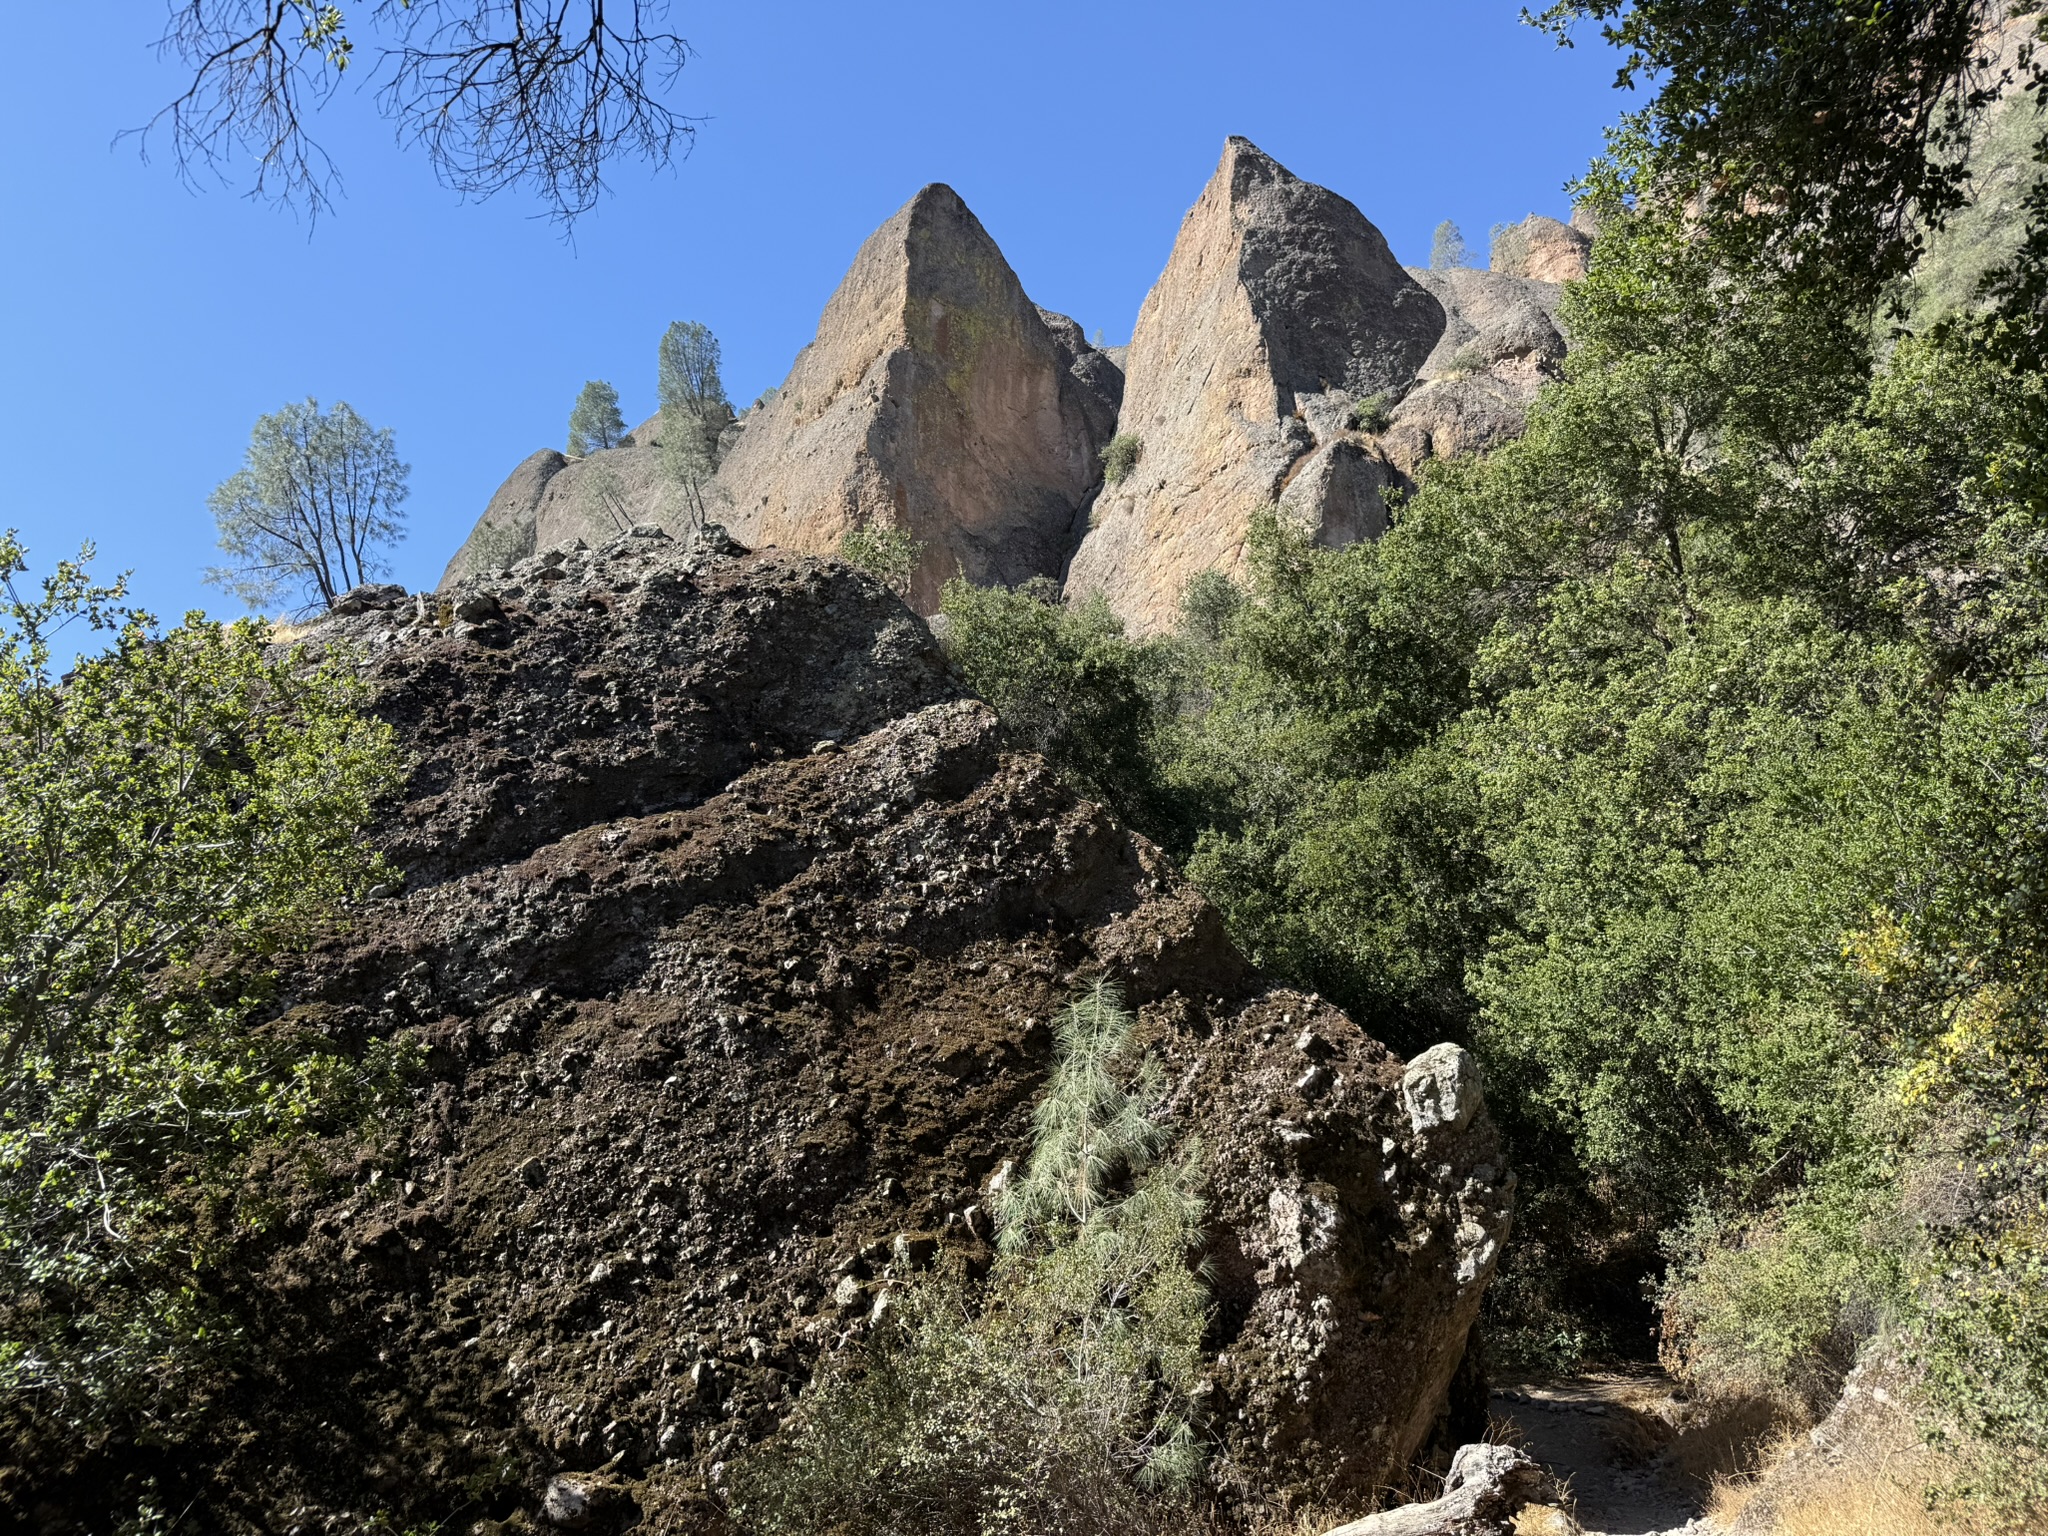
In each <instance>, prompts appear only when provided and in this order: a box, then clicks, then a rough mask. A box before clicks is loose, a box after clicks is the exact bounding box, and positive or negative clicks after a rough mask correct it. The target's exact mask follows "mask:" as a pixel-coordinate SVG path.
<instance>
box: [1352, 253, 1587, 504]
mask: <svg viewBox="0 0 2048 1536" xmlns="http://www.w3.org/2000/svg"><path fill="white" fill-rule="evenodd" d="M1552 222H1553V223H1554V222H1555V221H1554V220H1553V221H1552ZM1559 227H1560V228H1562V227H1563V226H1559ZM1409 275H1410V276H1411V277H1413V278H1414V279H1415V280H1416V281H1417V282H1418V283H1420V284H1422V285H1423V286H1424V287H1426V288H1428V289H1429V291H1430V292H1431V293H1432V294H1434V295H1435V296H1436V298H1437V301H1438V302H1439V303H1441V304H1442V305H1443V308H1444V315H1445V324H1444V332H1443V335H1442V336H1441V337H1440V338H1439V339H1438V341H1437V344H1436V346H1435V347H1434V348H1432V349H1431V351H1430V354H1429V356H1428V358H1426V359H1425V360H1424V362H1423V365H1422V368H1421V370H1420V371H1419V372H1418V374H1417V376H1416V383H1415V387H1414V389H1413V390H1412V391H1411V392H1410V393H1409V394H1407V395H1406V396H1405V397H1404V398H1403V399H1402V400H1401V401H1400V403H1399V404H1398V405H1396V406H1395V407H1394V408H1393V411H1392V413H1391V416H1392V422H1391V425H1390V426H1389V428H1388V429H1387V431H1386V432H1385V433H1384V434H1382V435H1381V437H1380V439H1379V443H1378V446H1379V448H1380V450H1381V452H1382V453H1383V454H1384V455H1385V456H1386V458H1387V460H1388V461H1389V463H1390V465H1391V466H1392V468H1393V469H1394V470H1395V471H1396V472H1397V477H1398V480H1397V483H1406V484H1412V483H1413V482H1414V480H1415V479H1416V478H1417V477H1418V476H1419V475H1420V473H1421V471H1422V467H1423V465H1424V464H1425V463H1427V461H1428V460H1430V459H1433V458H1435V459H1452V458H1462V457H1464V456H1466V455H1469V454H1475V453H1485V452H1486V451H1488V450H1489V449H1492V448H1497V447H1499V446H1500V445H1501V444H1502V443H1505V442H1507V441H1509V440H1510V439H1512V438H1516V437H1519V436H1520V435H1521V433H1522V429H1523V428H1524V427H1525V426H1526V425H1527V423H1528V413H1529V405H1530V403H1531V402H1532V401H1533V400H1534V399H1535V398H1536V392H1537V391H1538V390H1539V389H1541V388H1542V387H1543V385H1544V384H1545V383H1546V382H1547V381H1548V380H1550V379H1553V378H1555V377H1557V375H1558V372H1559V369H1560V367H1561V366H1562V364H1563V362H1564V355H1565V339H1564V332H1563V330H1562V329H1561V328H1560V327H1559V325H1558V323H1557V303H1558V298H1559V296H1560V292H1561V290H1560V289H1559V288H1558V286H1557V285H1556V284H1555V283H1544V282H1536V281H1533V280H1531V279H1529V278H1523V277H1511V276H1503V275H1502V274H1500V273H1498V272H1479V271H1473V270H1470V269H1467V268H1452V269H1450V270H1448V271H1426V270H1423V269H1421V268H1410V269H1409Z"/></svg>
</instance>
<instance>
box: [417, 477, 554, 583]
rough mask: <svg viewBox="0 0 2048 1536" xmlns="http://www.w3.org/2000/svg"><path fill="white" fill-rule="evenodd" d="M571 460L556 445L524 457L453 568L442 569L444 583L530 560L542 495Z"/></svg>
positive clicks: (454, 560)
mask: <svg viewBox="0 0 2048 1536" xmlns="http://www.w3.org/2000/svg"><path fill="white" fill-rule="evenodd" d="M568 463H569V461H568V460H567V459H566V458H564V457H563V456H562V455H561V454H559V453H557V452H556V451H555V450H554V449H552V448H543V449H541V450H540V451H539V452H537V453H532V454H528V455H527V456H526V457H525V458H524V459H521V460H520V461H519V467H518V468H517V469H515V470H513V471H512V473H511V474H509V475H507V476H506V477H505V483H504V484H503V485H501V486H499V487H498V489H497V491H496V493H495V494H494V495H493V496H492V497H491V500H490V504H489V505H488V506H486V507H485V508H484V515H483V516H482V517H480V518H478V519H477V520H476V526H475V527H474V528H472V529H470V531H469V537H468V538H466V539H464V540H463V541H462V547H461V548H460V549H458V550H456V551H455V554H454V556H453V557H452V558H451V559H450V560H449V562H448V568H447V569H446V570H445V571H443V572H442V573H441V585H442V586H444V587H445V586H452V585H454V584H455V583H456V582H458V581H460V580H462V579H463V578H464V577H465V576H474V575H476V574H477V573H479V572H481V571H495V570H502V569H504V568H505V567H506V566H508V565H510V564H512V563H513V562H514V561H515V560H524V559H525V558H526V557H527V556H528V555H530V554H532V553H533V552H534V550H535V549H536V548H538V547H539V545H538V537H539V527H540V504H541V499H542V498H543V497H544V496H546V495H547V489H548V485H549V483H550V482H551V481H552V480H553V479H554V478H555V476H557V475H559V474H560V473H561V472H562V471H563V469H564V468H566V467H567V466H568Z"/></svg>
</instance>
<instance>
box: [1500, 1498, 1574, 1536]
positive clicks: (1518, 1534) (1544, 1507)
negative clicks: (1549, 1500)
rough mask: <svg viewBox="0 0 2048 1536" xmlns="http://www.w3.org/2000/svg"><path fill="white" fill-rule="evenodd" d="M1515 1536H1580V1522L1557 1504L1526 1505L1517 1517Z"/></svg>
mask: <svg viewBox="0 0 2048 1536" xmlns="http://www.w3.org/2000/svg"><path fill="white" fill-rule="evenodd" d="M1515 1536H1579V1522H1578V1521H1576V1520H1574V1519H1573V1518H1572V1517H1571V1516H1570V1515H1568V1514H1566V1513H1565V1512H1564V1511H1563V1510H1561V1509H1559V1508H1558V1507H1557V1506H1556V1505H1555V1504H1525V1505H1524V1506H1523V1507H1522V1512H1521V1513H1520V1514H1518V1515H1516V1516H1515Z"/></svg>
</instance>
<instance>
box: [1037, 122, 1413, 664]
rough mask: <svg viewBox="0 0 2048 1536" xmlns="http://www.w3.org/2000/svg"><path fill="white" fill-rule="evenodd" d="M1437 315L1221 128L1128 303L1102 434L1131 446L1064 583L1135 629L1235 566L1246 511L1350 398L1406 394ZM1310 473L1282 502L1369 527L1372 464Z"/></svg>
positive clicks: (1396, 271)
mask: <svg viewBox="0 0 2048 1536" xmlns="http://www.w3.org/2000/svg"><path fill="white" fill-rule="evenodd" d="M1444 324H1445V317H1444V311H1443V306H1442V305H1441V304H1440V303H1439V302H1438V300H1437V299H1436V298H1435V297H1434V296H1433V295H1431V293H1430V292H1429V291H1428V290H1427V289H1425V288H1424V287H1422V286H1421V285H1420V284H1418V283H1417V282H1416V281H1415V280H1414V279H1413V278H1411V277H1410V276H1409V275H1408V273H1406V272H1405V271H1403V270H1402V268H1401V265H1400V263H1399V262H1397V261H1396V260H1395V259H1394V256H1393V253H1392V252H1391V251H1390V250H1389V249H1388V248H1387V242H1386V240H1385V239H1384V238H1383V237H1382V236H1381V235H1380V232H1379V231H1378V230H1377V229H1375V228H1373V226H1372V225H1371V224H1370V223H1369V222H1367V220H1366V218H1365V216H1364V215H1363V214H1362V213H1360V212H1359V211H1358V210H1357V209H1356V208H1355V207H1353V206H1352V205H1351V204H1350V203H1348V202H1346V201H1345V200H1344V199H1343V198H1341V197H1339V196H1337V194H1335V193H1334V192H1331V191H1329V190H1328V189H1327V188H1324V187H1319V186H1316V185H1314V184H1313V183H1311V182H1305V181H1302V180H1301V179H1300V178H1298V177H1296V176H1294V175H1293V174H1292V173H1290V172H1289V171H1287V170H1286V169H1285V168H1284V167H1282V166H1281V165H1279V164H1277V163H1276V162H1275V161H1274V160H1272V159H1271V158H1270V157H1269V156H1267V155H1265V154H1263V153H1262V152H1261V151H1260V150H1259V149H1258V148H1257V147H1256V146H1254V145H1253V144H1252V143H1251V142H1250V141H1248V140H1246V139H1240V138H1233V139H1231V140H1230V141H1229V142H1228V143H1227V144H1226V145H1225V146H1224V150H1223V158H1222V161H1221V163H1220V164H1219V165H1218V166H1217V168H1216V174H1215V175H1214V176H1213V177H1212V178H1211V179H1210V181H1209V185H1208V186H1207V187H1206V188H1205V189H1204V190H1203V192H1202V195H1201V197H1200V198H1199V199H1198V200H1197V201H1196V203H1195V206H1194V208H1193V209H1192V210H1190V212H1189V213H1188V215H1187V218H1186V219H1185V220H1184V221H1183V223H1182V224H1181V228H1180V235H1179V237H1178V238H1177V239H1176V240H1175V242H1174V246H1173V254H1172V255H1171V257H1170V258H1169V259H1168V261H1167V264H1166V270H1165V272H1164V273H1163V274H1162V275H1161V276H1160V279H1159V281H1158V282H1157V283H1156V284H1155V285H1154V286H1153V288H1152V291H1151V292H1150V293H1149V294H1148V295H1147V296H1146V299H1145V303H1144V307H1143V308H1142V309H1141V310H1140V311H1139V313H1138V325H1137V330H1136V332H1135V333H1134V335H1133V336H1132V338H1131V349H1130V356H1129V361H1128V366H1127V369H1126V377H1125V386H1124V400H1123V410H1122V413H1121V414H1120V416H1119V418H1118V423H1117V431H1118V433H1119V434H1120V435H1122V434H1128V435H1131V436H1134V437H1136V438H1137V439H1138V440H1139V443H1140V445H1141V451H1140V457H1139V458H1138V461H1137V465H1136V467H1135V468H1134V469H1133V470H1132V471H1131V473H1130V474H1128V475H1127V476H1125V477H1124V478H1123V479H1121V480H1120V481H1118V482H1117V483H1116V484H1115V485H1112V486H1107V487H1105V488H1104V490H1103V492H1102V494H1101V496H1100V497H1099V498H1098V499H1097V502H1096V505H1095V508H1094V511H1093V514H1092V517H1091V522H1090V527H1089V530H1088V532H1087V535H1086V537H1084V538H1083V539H1082V540H1081V543H1080V547H1079V548H1078V549H1077V550H1076V551H1075V554H1074V558H1073V562H1072V565H1071V567H1070V569H1069V572H1068V576H1067V584H1066V585H1067V591H1068V593H1069V594H1070V595H1072V596H1076V597H1088V596H1091V595H1093V594H1095V593H1101V594H1102V595H1103V596H1104V597H1105V598H1106V599H1107V600H1108V602H1109V605H1110V607H1111V608H1112V609H1114V610H1115V611H1116V612H1117V613H1118V614H1119V615H1120V616H1121V617H1122V618H1124V619H1125V621H1126V622H1127V623H1129V624H1130V625H1131V626H1132V627H1133V628H1134V629H1136V630H1138V631H1141V632H1142V631H1148V630H1156V629H1160V628H1164V627H1166V626H1168V625H1170V624H1171V623H1172V622H1173V621H1174V619H1175V618H1176V617H1177V616H1178V613H1179V604H1180V595H1181V591H1182V589H1183V588H1184V587H1185V586H1186V584H1187V582H1188V579H1189V578H1190V577H1192V576H1194V575H1196V574H1197V573H1198V572H1201V571H1206V570H1215V569H1221V570H1224V571H1226V572H1233V573H1234V572H1235V571H1236V570H1237V569H1238V568H1239V567H1240V566H1241V564H1242V561H1243V556H1244V544H1245V537H1246V534H1247V533H1248V531H1249V529H1250V526H1251V519H1252V515H1253V513H1254V512H1255V511H1257V509H1258V508H1260V507H1261V506H1264V505H1268V504H1271V503H1273V502H1276V501H1283V502H1284V501H1286V500H1287V499H1288V498H1286V497H1285V495H1284V492H1286V491H1287V490H1288V488H1289V484H1290V481H1291V480H1293V479H1294V478H1295V477H1296V475H1297V474H1298V473H1300V472H1301V471H1302V469H1303V468H1304V467H1305V466H1307V465H1308V464H1309V462H1310V460H1311V459H1312V458H1314V457H1315V456H1317V455H1318V453H1319V451H1329V450H1331V449H1332V448H1333V446H1334V445H1336V444H1337V443H1338V442H1339V441H1340V440H1342V438H1343V436H1344V433H1345V431H1346V428H1347V423H1348V417H1349V413H1350V411H1351V408H1352V406H1353V405H1354V404H1355V403H1357V402H1360V401H1363V400H1366V399H1369V398H1371V397H1373V396H1396V395H1398V394H1399V393H1400V392H1402V391H1403V390H1405V389H1406V388H1407V387H1408V386H1409V384H1410V383H1411V382H1412V381H1413V379H1414V378H1415V375H1416V372H1417V370H1418V369H1420V368H1421V366H1422V364H1423V361H1424V359H1426V358H1427V357H1428V356H1429V354H1430V351H1431V349H1432V348H1433V347H1435V345H1436V344H1437V340H1438V338H1439V337H1441V336H1442V334H1443V331H1444ZM1344 456H1346V457H1349V456H1350V455H1349V454H1346V455H1344ZM1330 471H1335V472H1330ZM1312 483H1313V484H1314V486H1315V492H1314V494H1313V495H1312V496H1310V497H1309V498H1307V499H1305V500H1304V499H1302V498H1299V497H1297V498H1296V499H1295V500H1296V506H1297V515H1298V516H1300V517H1301V518H1302V519H1303V520H1304V521H1305V522H1307V523H1308V524H1309V525H1310V526H1311V527H1313V528H1315V530H1316V531H1317V534H1318V536H1319V537H1320V538H1322V539H1323V540H1324V541H1325V542H1330V543H1345V542H1349V541H1350V540H1351V539H1354V538H1356V537H1359V536H1360V535H1361V534H1366V535H1370V534H1376V533H1377V532H1379V531H1380V530H1381V529H1382V528H1384V526H1385V510H1384V507H1383V505H1382V504H1381V502H1380V498H1379V491H1380V489H1381V487H1382V486H1383V485H1384V484H1386V483H1387V482H1386V478H1385V476H1384V475H1381V474H1378V473H1376V472H1375V471H1373V470H1370V469H1367V468H1365V467H1363V466H1362V464H1350V465H1345V466H1342V467H1341V468H1339V467H1338V466H1330V467H1329V470H1324V469H1320V468H1319V469H1318V470H1317V471H1316V473H1314V474H1313V476H1312Z"/></svg>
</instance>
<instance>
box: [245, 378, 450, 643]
mask: <svg viewBox="0 0 2048 1536" xmlns="http://www.w3.org/2000/svg"><path fill="white" fill-rule="evenodd" d="M411 473H412V470H411V467H410V466H409V465H407V464H404V463H401V462H400V460H399V457H398V453H397V450H396V448H394V446H393V444H392V437H391V429H390V428H389V427H373V426H371V425H370V424H369V423H368V422H367V421H365V420H363V418H362V417H360V416H358V415H357V414H356V413H355V411H354V410H353V409H351V408H350V406H349V405H348V402H346V401H339V402H337V403H336V404H335V407H334V409H333V410H331V411H323V410H321V409H320V402H319V401H317V400H313V399H310V398H309V399H307V400H305V401H303V402H297V403H294V404H291V405H287V406H286V407H285V408H284V409H283V410H281V411H277V412H274V413H272V414H271V415H268V416H260V417H258V418H257V420H256V428H255V430H254V431H253V432H251V433H250V435H249V448H248V452H247V453H246V454H245V455H244V456H243V462H242V468H241V469H240V470H238V471H237V472H236V473H235V474H233V475H232V476H230V477H229V478H228V479H226V480H224V481H222V482H221V483H220V485H218V486H217V487H215V489H214V492H213V494H212V496H210V497H209V498H207V505H208V506H209V507H210V508H211V509H212V511H213V520H214V525H215V527H216V528H217V529H218V530H219V539H220V547H221V550H222V552H223V553H225V554H226V555H227V556H228V557H229V558H230V560H231V561H232V562H233V563H232V564H229V565H227V566H222V567H215V568H213V569H211V570H209V571H208V572H207V573H206V579H207V580H208V581H210V582H212V583H213V584H214V585H216V586H220V587H224V588H226V589H227V590H228V591H229V592H232V593H233V594H234V595H235V596H236V597H239V598H241V599H242V601H244V602H245V603H247V604H248V605H249V606H250V607H251V608H260V607H264V606H267V605H269V604H272V603H276V602H279V601H281V600H284V599H285V598H287V597H289V596H291V595H293V594H298V595H301V596H302V597H303V599H304V603H305V606H306V607H307V608H308V609H324V608H325V607H326V606H327V605H328V604H330V603H332V602H333V601H334V599H335V598H336V597H338V596H340V595H341V594H342V593H343V592H346V591H348V589H349V588H351V587H353V586H356V585H358V584H359V583H361V582H364V581H367V580H369V579H370V578H371V577H372V576H376V575H380V574H382V572H383V570H384V569H385V567H384V562H383V559H382V558H381V551H383V550H384V549H385V548H387V547H389V546H390V545H392V544H395V543H397V542H398V541H399V540H400V539H402V538H404V537H405V512H404V506H405V499H406V496H407V494H408V486H407V478H408V477H409V476H410V475H411Z"/></svg>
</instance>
